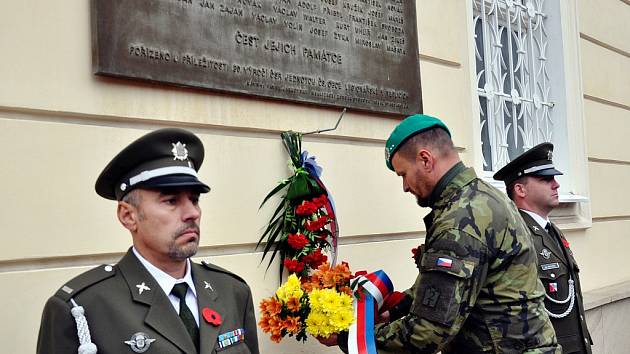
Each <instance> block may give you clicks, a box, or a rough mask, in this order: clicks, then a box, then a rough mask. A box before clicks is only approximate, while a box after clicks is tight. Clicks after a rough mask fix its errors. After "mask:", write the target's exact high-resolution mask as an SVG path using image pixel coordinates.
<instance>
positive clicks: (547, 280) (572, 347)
mask: <svg viewBox="0 0 630 354" xmlns="http://www.w3.org/2000/svg"><path fill="white" fill-rule="evenodd" d="M552 155H553V144H551V143H542V144H539V145H537V146H534V147H533V148H531V149H530V150H528V151H526V152H524V153H523V154H522V155H520V156H518V157H517V158H515V159H514V160H513V161H512V162H510V163H508V164H507V165H505V167H503V168H502V169H501V170H499V171H498V172H497V173H496V174H495V175H494V179H496V180H499V181H504V182H505V186H506V190H507V193H508V196H509V197H510V199H512V200H513V201H514V203H515V204H516V206H517V207H518V208H519V211H520V213H521V216H522V217H523V219H524V220H525V223H526V224H527V225H528V226H529V228H530V230H531V233H532V235H533V239H534V245H535V247H536V250H537V253H538V263H539V269H538V275H539V277H540V279H541V281H542V283H543V285H544V286H545V291H546V296H545V308H546V311H547V313H548V314H549V317H550V318H551V322H552V323H553V327H554V329H555V331H556V335H557V337H558V342H559V343H560V344H561V345H562V349H563V353H591V345H592V340H591V336H590V334H589V332H588V328H587V327H586V318H585V316H584V306H583V304H584V303H583V301H582V292H581V289H580V278H579V276H578V273H579V269H578V266H577V263H576V262H575V258H573V252H571V249H570V248H569V242H568V241H567V240H566V239H565V237H564V235H563V234H562V231H560V229H559V228H558V227H557V226H556V225H554V224H553V223H551V222H550V221H549V213H551V211H552V210H553V209H554V208H555V207H557V206H558V204H559V203H560V202H559V200H558V188H559V187H560V185H559V184H558V182H557V181H556V179H555V178H554V176H557V175H561V174H562V172H560V171H558V170H557V169H556V168H555V167H554V165H553V162H552Z"/></svg>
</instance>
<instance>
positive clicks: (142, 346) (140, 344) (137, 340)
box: [125, 332, 155, 353]
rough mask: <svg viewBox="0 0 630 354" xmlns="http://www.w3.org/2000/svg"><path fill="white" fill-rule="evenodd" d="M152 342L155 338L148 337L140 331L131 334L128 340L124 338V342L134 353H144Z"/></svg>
mask: <svg viewBox="0 0 630 354" xmlns="http://www.w3.org/2000/svg"><path fill="white" fill-rule="evenodd" d="M153 342H155V339H153V338H149V336H147V335H146V334H144V333H142V332H138V333H136V334H134V335H133V336H131V338H130V339H129V340H126V341H125V344H127V345H128V346H130V347H131V350H133V352H134V353H144V352H146V351H147V350H149V347H150V346H151V343H153Z"/></svg>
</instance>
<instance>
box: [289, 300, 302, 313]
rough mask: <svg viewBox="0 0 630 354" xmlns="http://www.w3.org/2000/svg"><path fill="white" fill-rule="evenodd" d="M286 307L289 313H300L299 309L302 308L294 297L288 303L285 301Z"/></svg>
mask: <svg viewBox="0 0 630 354" xmlns="http://www.w3.org/2000/svg"><path fill="white" fill-rule="evenodd" d="M286 305H287V309H288V310H289V311H291V312H298V311H300V308H302V303H301V302H300V299H298V298H296V297H292V298H290V299H289V301H287V303H286Z"/></svg>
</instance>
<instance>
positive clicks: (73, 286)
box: [55, 264, 116, 301]
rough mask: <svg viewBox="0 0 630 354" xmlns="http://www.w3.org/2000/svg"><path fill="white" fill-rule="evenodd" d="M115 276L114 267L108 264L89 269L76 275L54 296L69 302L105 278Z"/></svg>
mask: <svg viewBox="0 0 630 354" xmlns="http://www.w3.org/2000/svg"><path fill="white" fill-rule="evenodd" d="M114 275H116V267H115V266H111V265H108V264H103V265H100V266H98V267H96V268H93V269H90V270H88V271H87V272H85V273H82V274H79V275H77V276H76V277H75V278H73V279H72V280H70V281H69V282H67V283H66V284H64V286H62V287H61V288H60V289H59V290H57V292H56V293H55V296H56V297H58V298H61V299H62V300H63V301H69V300H70V298H72V297H73V296H75V295H76V294H78V293H79V292H81V291H82V290H83V289H86V288H88V287H90V286H92V285H94V284H96V283H98V282H101V281H103V280H105V279H107V278H110V277H113V276H114Z"/></svg>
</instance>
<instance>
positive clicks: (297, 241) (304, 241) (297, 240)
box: [288, 234, 310, 250]
mask: <svg viewBox="0 0 630 354" xmlns="http://www.w3.org/2000/svg"><path fill="white" fill-rule="evenodd" d="M288 242H289V246H291V247H292V248H293V249H295V250H301V249H302V248H304V246H306V245H308V244H309V242H310V241H309V240H308V238H306V236H304V235H302V234H289V237H288Z"/></svg>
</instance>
